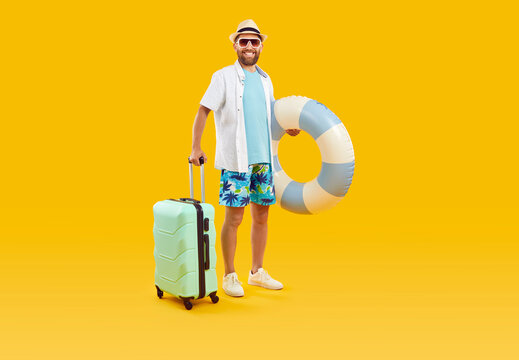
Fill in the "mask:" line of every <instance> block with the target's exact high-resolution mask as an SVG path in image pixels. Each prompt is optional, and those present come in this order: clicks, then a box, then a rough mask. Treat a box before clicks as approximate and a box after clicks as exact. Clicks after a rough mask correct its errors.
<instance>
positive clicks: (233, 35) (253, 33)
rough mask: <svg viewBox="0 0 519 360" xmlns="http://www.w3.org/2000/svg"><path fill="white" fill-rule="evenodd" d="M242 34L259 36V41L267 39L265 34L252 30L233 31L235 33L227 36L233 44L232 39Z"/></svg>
mask: <svg viewBox="0 0 519 360" xmlns="http://www.w3.org/2000/svg"><path fill="white" fill-rule="evenodd" d="M244 34H252V35H258V36H259V37H260V38H261V42H264V41H265V40H267V35H265V34H258V33H257V32H254V31H244V32H235V33H232V34H231V35H230V36H229V40H231V42H232V43H233V44H234V41H235V40H236V36H238V35H244Z"/></svg>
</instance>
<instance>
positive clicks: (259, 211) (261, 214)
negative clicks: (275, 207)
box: [251, 204, 269, 225]
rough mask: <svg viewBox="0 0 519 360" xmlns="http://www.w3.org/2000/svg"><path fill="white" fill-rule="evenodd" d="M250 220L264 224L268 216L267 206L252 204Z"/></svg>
mask: <svg viewBox="0 0 519 360" xmlns="http://www.w3.org/2000/svg"><path fill="white" fill-rule="evenodd" d="M251 215H252V221H254V223H256V224H260V225H263V224H266V223H267V221H268V218H269V207H268V206H261V205H256V204H254V205H252V207H251Z"/></svg>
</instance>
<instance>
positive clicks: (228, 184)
mask: <svg viewBox="0 0 519 360" xmlns="http://www.w3.org/2000/svg"><path fill="white" fill-rule="evenodd" d="M251 201H252V202H253V203H256V204H259V205H273V204H275V203H276V196H275V192H274V181H273V177H272V169H271V167H270V164H268V163H261V164H253V165H249V170H248V171H247V172H246V173H240V172H235V171H228V170H225V169H224V170H222V175H221V179H220V201H219V204H220V205H225V206H232V207H243V206H247V205H248V204H249V202H251Z"/></svg>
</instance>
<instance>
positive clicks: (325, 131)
mask: <svg viewBox="0 0 519 360" xmlns="http://www.w3.org/2000/svg"><path fill="white" fill-rule="evenodd" d="M287 129H300V130H304V131H306V132H307V133H309V134H310V135H311V136H312V137H313V138H314V140H315V141H316V142H317V146H319V150H320V151H321V159H322V166H321V172H320V173H319V175H318V176H317V177H316V178H315V179H313V180H312V181H309V182H307V183H300V182H297V181H294V180H292V179H291V178H290V177H289V176H288V175H287V174H286V173H285V171H283V168H282V167H281V165H280V163H279V158H278V146H279V142H280V140H281V138H282V137H283V135H285V130H287ZM271 130H272V151H273V158H274V159H273V160H274V166H273V171H274V187H275V193H276V200H277V203H278V204H280V205H281V207H282V208H283V209H286V210H288V211H292V212H295V213H297V214H316V213H318V212H321V211H323V210H327V209H330V208H332V207H334V206H335V205H336V204H337V203H338V202H339V201H340V200H341V199H342V198H343V197H344V195H346V193H347V192H348V189H349V187H350V185H351V180H352V177H353V169H354V167H355V156H354V154H353V145H352V143H351V139H350V136H349V134H348V131H347V130H346V127H345V126H344V124H343V123H342V122H341V120H339V118H338V117H337V116H336V115H335V114H334V113H333V112H331V111H330V110H329V109H328V108H327V107H326V106H324V105H323V104H321V103H319V102H317V101H315V100H312V99H309V98H307V97H303V96H289V97H285V98H282V99H279V100H277V101H276V102H275V104H274V106H273V114H272V127H271Z"/></svg>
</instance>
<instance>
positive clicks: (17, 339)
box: [0, 0, 519, 359]
mask: <svg viewBox="0 0 519 360" xmlns="http://www.w3.org/2000/svg"><path fill="white" fill-rule="evenodd" d="M12 4H16V5H12ZM511 4H512V2H506V1H487V2H484V1H427V2H421V1H407V2H406V1H393V2H389V1H387V2H376V1H370V2H359V1H355V2H339V1H325V0H323V1H312V2H310V1H298V2H283V1H267V0H266V1H261V2H256V3H255V2H236V1H234V2H225V1H218V2H207V1H192V2H172V1H171V2H170V1H160V2H158V1H150V2H134V1H118V2H115V1H68V2H65V1H63V2H57V1H47V2H43V1H42V2H5V3H4V4H2V6H1V10H0V51H1V57H0V61H1V63H2V66H1V67H0V71H1V77H0V85H1V97H0V104H1V106H0V112H1V113H0V116H1V130H0V137H1V138H0V146H1V154H2V158H1V159H2V164H1V165H2V174H1V178H0V182H1V186H0V192H1V193H0V196H1V208H0V218H1V228H0V236H1V248H0V274H1V275H0V279H1V283H0V358H2V359H119V358H124V359H150V358H159V357H160V358H201V357H202V355H204V357H208V358H211V357H216V358H219V357H227V358H244V359H260V358H273V359H281V358H295V357H296V356H297V357H298V358H306V357H309V358H316V357H320V358H323V359H339V358H341V359H346V358H348V359H517V358H518V356H519V348H518V345H517V338H518V335H519V305H518V304H519V302H518V301H519V289H518V285H517V284H518V282H517V276H518V275H519V271H518V253H519V251H518V250H519V244H518V243H517V239H518V235H519V228H518V222H517V218H518V200H519V196H518V195H519V194H518V190H517V184H518V176H517V170H516V168H517V155H518V151H517V136H518V132H517V129H518V127H517V120H518V118H519V117H518V111H517V95H518V94H517V84H518V76H517V64H518V58H517V52H516V51H517V35H518V34H517V15H518V14H517V11H516V9H515V8H513V7H512V6H511ZM247 18H253V19H254V20H255V21H256V23H257V24H258V25H259V27H260V29H261V30H262V32H264V33H265V34H267V35H268V36H269V38H268V39H267V41H266V43H265V46H264V50H263V53H262V54H261V56H260V61H259V63H258V64H259V65H260V66H261V67H262V68H263V69H264V70H265V71H267V72H268V73H269V75H270V76H271V77H272V79H273V83H274V88H275V96H276V98H282V97H285V96H290V95H304V96H307V97H310V98H314V99H316V100H318V101H320V102H322V103H324V104H326V105H327V107H328V108H330V109H331V110H332V111H333V112H334V113H335V114H337V115H338V116H339V118H340V119H342V121H343V122H344V124H345V125H346V128H347V129H348V131H349V133H350V136H351V138H352V141H353V145H354V149H355V157H356V167H355V175H354V178H353V184H352V186H351V188H350V191H349V193H348V194H347V196H346V198H345V199H344V200H343V201H342V202H341V203H340V204H339V205H338V206H337V207H335V208H333V209H332V210H330V211H328V212H325V213H322V214H319V215H315V216H301V215H295V214H292V213H289V212H287V211H285V210H283V209H281V208H279V207H277V206H276V207H273V208H271V215H270V224H269V242H268V247H267V253H266V260H265V268H266V269H267V270H269V271H270V273H272V274H273V275H274V277H275V278H277V279H279V280H281V281H282V282H283V283H284V284H285V289H284V290H282V291H279V292H274V291H268V290H265V289H260V288H253V287H250V286H247V285H245V292H246V296H245V297H244V298H241V299H235V298H230V297H228V296H225V295H223V292H222V291H221V290H220V297H221V300H220V303H218V304H217V305H213V304H211V303H210V302H209V301H208V300H203V301H196V302H195V306H194V308H193V310H191V311H189V312H188V311H186V310H184V308H183V306H182V304H181V303H180V302H179V301H176V300H174V299H172V297H171V296H166V297H165V298H164V299H162V300H159V299H158V298H157V297H156V295H155V289H154V283H153V273H154V260H153V237H152V226H153V215H152V206H153V204H154V203H155V202H156V201H159V200H162V199H166V198H170V197H176V198H178V197H182V196H185V195H187V194H188V193H189V186H188V171H187V170H188V166H187V162H186V159H187V156H188V155H189V153H190V150H191V127H192V123H193V120H194V116H195V113H196V110H197V108H198V103H199V101H200V99H201V97H202V95H203V93H204V92H205V90H206V88H207V86H208V85H209V81H210V78H211V75H212V73H213V72H214V71H216V70H218V69H220V68H222V67H224V66H227V65H230V64H232V63H233V62H234V61H235V59H236V54H235V53H234V51H233V50H232V47H231V43H230V41H229V40H228V36H229V34H230V33H232V32H234V31H235V29H236V26H237V25H238V23H239V22H241V21H242V20H244V19H247ZM214 142H215V140H214V123H213V116H212V115H211V116H210V118H209V119H208V123H207V126H206V130H205V132H204V136H203V149H204V150H205V151H206V153H207V155H208V157H209V165H208V166H207V167H206V193H207V201H208V202H210V203H212V204H214V205H215V208H216V227H217V233H218V239H217V241H218V242H219V238H220V237H219V230H220V228H221V224H222V221H223V215H224V210H223V207H221V206H218V205H217V201H218V186H219V184H218V182H219V172H218V171H217V170H215V169H214V168H213V164H214ZM280 159H281V163H282V165H283V167H284V168H285V170H286V171H287V173H288V174H289V175H290V176H291V177H292V178H294V179H296V180H300V181H307V180H309V179H311V178H313V177H314V176H316V175H317V173H318V172H319V163H320V155H319V150H318V148H317V146H316V145H315V144H314V142H313V140H312V139H311V138H310V136H308V135H307V134H304V133H303V134H301V135H299V136H298V137H295V138H289V137H288V136H285V137H284V138H283V140H282V143H281V145H280ZM304 166H308V169H304V168H303V167H304ZM195 174H197V179H198V172H196V173H195ZM195 184H196V187H197V190H198V180H197V182H196V183H195ZM197 194H198V193H197ZM249 232H250V215H249V214H248V212H247V213H246V217H245V220H244V223H243V225H242V226H241V228H240V231H239V245H238V252H237V262H236V266H237V271H238V274H239V276H240V279H241V280H242V281H243V282H244V283H246V279H247V277H246V276H247V275H246V274H247V271H248V269H249V267H250V244H249ZM217 251H218V254H219V255H220V247H219V244H218V247H217ZM217 270H218V274H219V282H220V285H221V276H222V275H223V263H222V261H221V257H220V261H219V263H218V265H217Z"/></svg>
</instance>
